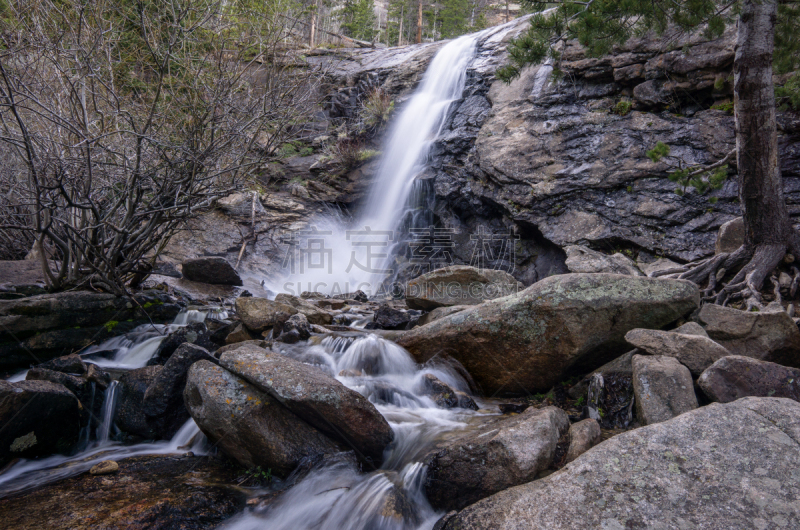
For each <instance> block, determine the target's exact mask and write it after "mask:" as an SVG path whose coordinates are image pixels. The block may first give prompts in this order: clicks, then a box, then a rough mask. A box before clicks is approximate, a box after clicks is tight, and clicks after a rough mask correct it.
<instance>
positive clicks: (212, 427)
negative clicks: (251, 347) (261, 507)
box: [184, 361, 342, 476]
mask: <svg viewBox="0 0 800 530" xmlns="http://www.w3.org/2000/svg"><path fill="white" fill-rule="evenodd" d="M184 400H185V402H186V407H187V408H188V409H189V412H190V413H191V415H192V418H193V419H194V421H195V422H196V423H197V426H198V427H200V430H202V431H203V433H205V435H206V436H207V437H208V439H209V440H210V441H211V443H213V444H215V445H216V446H217V447H219V448H220V449H221V450H222V451H223V452H225V454H227V455H228V456H230V457H231V458H233V459H235V460H236V461H237V462H239V464H241V465H242V466H244V467H247V468H250V467H253V466H261V467H262V468H263V469H272V471H273V472H274V473H276V474H277V475H280V476H286V475H288V474H289V473H291V472H292V471H293V470H294V469H295V468H296V467H297V465H298V464H299V463H300V461H301V460H302V459H303V458H305V457H309V456H311V457H313V456H318V455H322V454H326V453H335V452H339V451H341V450H342V447H341V446H340V445H339V444H337V443H336V442H334V441H333V440H331V439H330V438H328V437H327V436H325V435H324V434H322V433H320V432H319V431H318V430H316V429H315V428H313V427H311V426H310V425H308V424H307V423H306V422H305V421H303V420H302V419H300V418H299V417H297V416H296V415H295V414H293V413H292V412H291V411H290V410H289V409H287V408H286V407H284V406H283V405H281V404H280V403H279V402H278V401H277V400H275V399H274V398H273V397H272V396H270V395H269V394H268V393H266V392H263V391H261V390H259V389H258V388H256V387H255V386H254V385H251V384H250V383H248V382H246V381H245V380H243V379H242V378H241V377H239V376H237V375H235V374H232V373H231V372H229V371H227V370H225V369H223V368H220V367H219V366H217V365H215V364H212V363H210V362H208V361H199V362H197V363H195V364H193V365H192V367H191V368H190V369H189V374H188V378H187V381H186V388H185V390H184Z"/></svg>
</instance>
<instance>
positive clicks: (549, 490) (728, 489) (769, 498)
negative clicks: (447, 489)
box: [444, 398, 800, 530]
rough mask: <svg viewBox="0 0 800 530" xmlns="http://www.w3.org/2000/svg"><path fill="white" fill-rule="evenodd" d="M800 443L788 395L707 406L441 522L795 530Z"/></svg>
mask: <svg viewBox="0 0 800 530" xmlns="http://www.w3.org/2000/svg"><path fill="white" fill-rule="evenodd" d="M798 439H800V404H798V403H796V402H794V401H791V400H788V399H776V398H745V399H741V400H738V401H735V402H733V403H729V404H725V405H722V404H712V405H709V406H707V407H703V408H701V409H698V410H694V411H691V412H688V413H686V414H683V415H681V416H679V417H677V418H675V419H673V420H670V421H668V422H664V423H659V424H656V425H649V426H647V427H642V428H640V429H635V430H632V431H630V432H627V433H623V434H620V435H618V436H615V437H614V438H612V439H610V440H606V441H605V442H603V443H602V444H600V445H598V446H596V447H594V448H592V449H590V450H589V451H587V452H586V453H584V454H583V455H581V456H580V457H578V458H577V459H576V460H575V461H574V462H572V463H570V464H568V465H567V466H566V467H564V468H563V469H562V470H560V471H559V472H557V473H554V474H552V475H550V476H548V477H546V478H544V479H541V480H537V481H534V482H530V483H528V484H525V485H522V486H518V487H515V488H510V489H508V490H506V491H503V492H501V493H498V494H496V495H493V496H492V497H489V498H487V499H484V500H482V501H480V502H478V503H476V504H474V505H472V506H470V507H468V508H466V509H465V510H463V511H461V512H460V513H458V514H457V515H455V516H453V517H451V518H450V519H449V520H448V521H447V522H446V524H445V526H444V528H446V529H447V530H478V529H480V530H499V529H504V530H523V529H526V530H527V529H529V528H548V529H570V530H571V529H573V528H604V527H605V528H648V527H658V526H659V525H661V526H664V527H666V528H680V527H681V526H684V527H686V526H694V527H696V528H698V527H699V528H702V527H707V528H735V527H747V528H749V527H756V528H757V527H759V526H760V527H763V528H770V527H773V526H774V527H785V528H791V527H793V526H797V525H798V524H799V523H800V508H798V506H797V504H796V502H795V500H796V499H797V498H798V496H799V495H800V486H798V482H797V480H796V479H795V476H796V474H797V471H796V470H797V468H798V464H800V446H798V444H797V442H796V440H798ZM700 477H702V479H701V478H700Z"/></svg>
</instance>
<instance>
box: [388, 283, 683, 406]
mask: <svg viewBox="0 0 800 530" xmlns="http://www.w3.org/2000/svg"><path fill="white" fill-rule="evenodd" d="M698 302H699V293H698V291H697V287H696V286H694V284H691V283H689V282H685V281H681V280H658V279H652V278H644V277H639V276H637V277H631V276H621V275H612V274H569V275H562V276H554V277H551V278H547V279H545V280H542V281H541V282H538V283H536V284H534V285H532V286H531V287H529V288H527V289H525V290H524V291H522V292H521V293H519V294H518V295H516V296H509V297H506V298H502V299H498V300H491V301H488V302H484V303H483V304H481V305H478V306H475V307H474V308H472V309H469V310H465V311H461V312H458V313H456V314H454V315H450V316H448V317H445V318H441V319H439V320H436V321H435V322H432V323H430V324H427V325H425V326H421V327H417V328H415V329H413V330H411V331H408V332H406V333H404V334H403V335H402V336H401V337H398V338H397V339H396V340H397V343H398V344H400V345H401V346H403V347H404V348H406V349H407V350H408V351H409V352H411V353H412V355H414V356H415V358H416V359H417V361H419V362H423V361H426V360H428V359H430V358H431V357H433V356H434V355H447V356H450V357H452V358H454V359H456V360H458V361H459V362H460V363H461V364H462V365H463V366H464V368H465V369H466V370H467V371H468V372H469V373H470V375H472V377H473V378H474V380H475V382H476V383H477V384H478V385H479V386H480V387H481V389H482V391H483V392H484V393H486V394H489V395H491V394H494V393H496V392H502V393H506V394H514V393H517V394H526V393H528V392H537V391H546V390H548V389H549V388H550V387H552V386H553V385H554V384H555V383H557V382H558V381H560V380H561V379H562V378H563V377H564V375H565V374H567V373H568V372H569V371H571V370H574V371H576V372H578V373H580V372H581V371H583V372H584V373H585V372H587V371H589V370H591V369H593V368H595V367H598V366H600V365H602V364H603V363H605V362H608V361H610V360H611V359H613V358H614V357H615V356H616V355H617V352H618V351H620V350H622V351H624V341H623V337H624V335H625V333H627V332H628V331H630V330H631V329H634V328H637V327H648V328H658V327H661V326H663V325H666V324H668V323H669V322H672V321H674V320H676V319H677V318H679V317H680V316H682V315H684V314H686V313H688V312H689V311H691V310H692V309H694V308H695V307H696V306H697V304H698Z"/></svg>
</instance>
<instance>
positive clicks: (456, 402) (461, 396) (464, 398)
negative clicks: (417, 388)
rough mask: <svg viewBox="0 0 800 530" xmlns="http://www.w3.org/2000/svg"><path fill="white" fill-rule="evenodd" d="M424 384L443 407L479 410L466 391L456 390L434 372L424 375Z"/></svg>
mask: <svg viewBox="0 0 800 530" xmlns="http://www.w3.org/2000/svg"><path fill="white" fill-rule="evenodd" d="M422 384H423V385H424V387H425V389H424V391H425V393H426V394H428V395H430V396H431V398H432V399H433V401H434V402H436V404H437V405H439V406H440V407H442V408H446V409H453V408H461V409H470V410H478V405H477V404H475V400H473V399H472V398H471V397H469V396H468V395H467V394H466V393H464V392H461V391H460V390H455V389H454V388H452V387H451V386H450V385H448V384H447V383H445V382H444V381H442V380H441V379H439V378H438V377H436V376H435V375H433V374H425V375H424V376H423V377H422Z"/></svg>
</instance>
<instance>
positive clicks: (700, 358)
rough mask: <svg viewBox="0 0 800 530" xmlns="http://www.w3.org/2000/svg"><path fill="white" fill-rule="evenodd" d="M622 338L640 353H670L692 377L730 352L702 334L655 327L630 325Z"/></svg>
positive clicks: (668, 354)
mask: <svg viewBox="0 0 800 530" xmlns="http://www.w3.org/2000/svg"><path fill="white" fill-rule="evenodd" d="M625 340H626V341H628V343H629V344H630V345H632V346H633V347H635V348H639V350H641V353H646V354H649V355H666V356H668V357H674V358H675V359H677V360H678V362H680V363H681V364H682V365H684V366H686V367H687V368H688V369H689V371H690V372H691V373H692V375H693V376H694V377H698V376H699V375H700V374H701V373H703V370H705V369H706V368H708V367H709V366H711V365H712V364H714V362H715V361H717V360H719V359H721V358H723V357H725V356H727V355H730V352H729V351H728V350H726V349H725V348H723V347H722V346H720V345H719V344H717V343H716V342H714V341H713V340H711V339H709V338H708V337H703V336H702V335H687V334H684V333H678V332H675V331H660V330H656V329H632V330H630V331H629V332H628V333H626V334H625Z"/></svg>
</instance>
